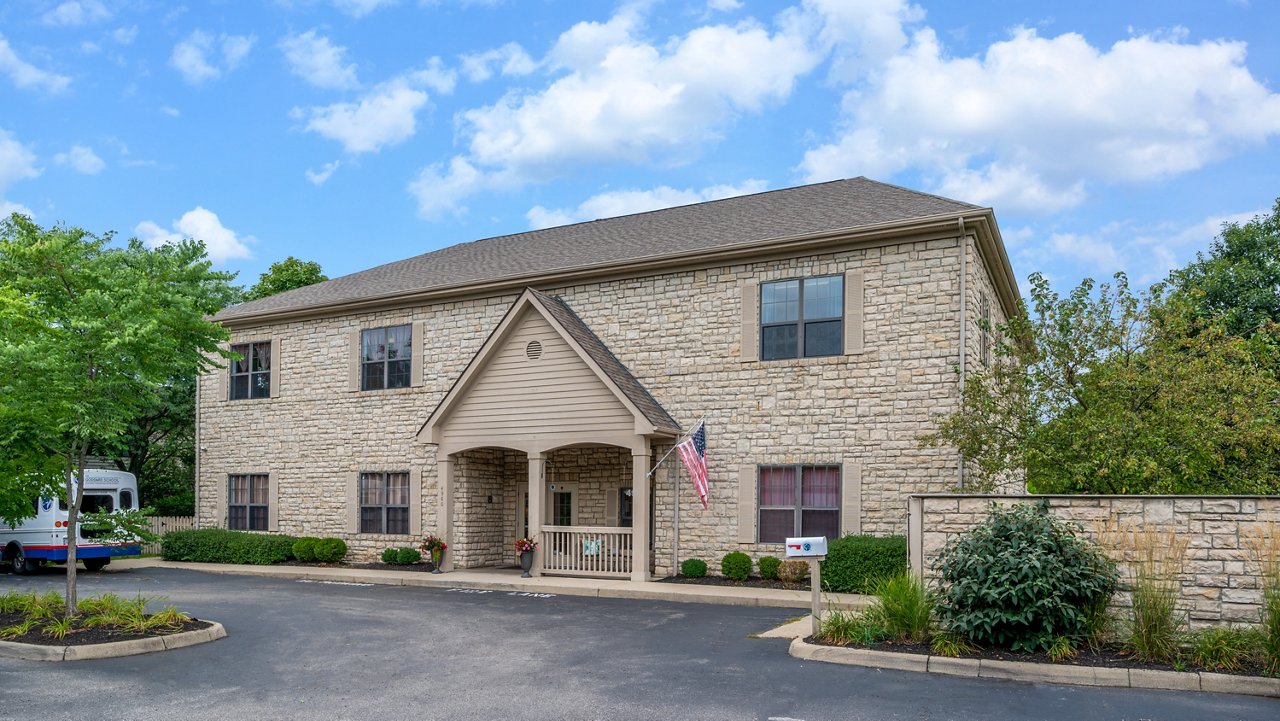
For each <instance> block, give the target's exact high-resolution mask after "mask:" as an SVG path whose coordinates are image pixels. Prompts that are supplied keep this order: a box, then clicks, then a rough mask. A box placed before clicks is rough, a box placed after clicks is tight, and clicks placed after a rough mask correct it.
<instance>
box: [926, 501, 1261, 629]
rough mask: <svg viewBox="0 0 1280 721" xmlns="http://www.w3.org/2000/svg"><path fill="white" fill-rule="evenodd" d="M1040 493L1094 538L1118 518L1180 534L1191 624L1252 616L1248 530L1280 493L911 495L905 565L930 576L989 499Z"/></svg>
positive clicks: (1256, 569)
mask: <svg viewBox="0 0 1280 721" xmlns="http://www.w3.org/2000/svg"><path fill="white" fill-rule="evenodd" d="M1042 498H1043V499H1047V500H1048V501H1049V508H1050V511H1051V512H1052V513H1053V514H1054V515H1055V516H1057V517H1059V518H1062V519H1065V520H1069V521H1074V522H1076V523H1079V524H1080V526H1081V527H1082V528H1083V530H1084V533H1085V535H1086V536H1089V537H1091V538H1093V539H1095V540H1098V536H1099V532H1100V531H1102V530H1103V529H1104V528H1105V527H1106V526H1108V525H1110V526H1111V527H1113V528H1114V527H1116V524H1119V527H1120V528H1124V529H1133V528H1138V529H1148V528H1149V529H1154V530H1157V531H1160V532H1167V531H1172V532H1174V533H1176V534H1178V536H1179V537H1182V538H1183V539H1184V540H1186V541H1187V543H1188V545H1187V552H1186V555H1185V556H1184V558H1183V561H1182V574H1181V583H1182V593H1181V598H1180V599H1179V608H1181V609H1183V610H1185V611H1187V613H1188V616H1189V618H1190V622H1191V625H1192V626H1209V625H1215V624H1226V623H1254V622H1257V621H1258V619H1259V614H1260V612H1261V603H1262V582H1261V581H1262V579H1261V564H1260V563H1259V562H1258V560H1257V559H1256V557H1255V555H1254V553H1253V552H1252V551H1251V550H1250V549H1249V546H1248V538H1249V535H1250V534H1251V533H1264V532H1267V531H1268V530H1274V529H1275V526H1274V525H1270V524H1276V523H1280V496H1012V497H1011V496H991V495H954V494H938V495H913V496H911V497H910V499H909V500H908V530H907V533H908V540H907V546H908V553H909V555H910V560H911V568H912V569H913V570H915V571H916V572H918V573H922V574H923V575H924V576H925V578H926V579H930V580H931V579H934V578H936V577H937V574H935V573H934V572H933V571H932V570H931V566H932V565H933V562H934V561H935V560H936V559H937V558H938V556H939V554H940V553H941V552H942V549H943V548H944V547H945V546H946V544H947V542H948V541H949V540H951V538H953V537H955V536H956V535H958V534H961V533H963V532H965V531H967V530H969V529H971V528H973V527H974V526H976V525H978V524H979V523H981V522H982V520H983V519H985V518H986V516H987V512H988V510H989V509H990V507H991V504H992V503H993V502H997V503H1000V504H1001V505H1006V504H1009V503H1034V502H1036V501H1038V500H1039V499H1042ZM1112 555H1113V556H1114V555H1115V554H1114V551H1112ZM1116 603H1117V605H1121V606H1124V605H1127V603H1128V599H1127V596H1125V594H1123V593H1121V594H1119V595H1118V596H1117V599H1116Z"/></svg>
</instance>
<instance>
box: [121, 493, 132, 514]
mask: <svg viewBox="0 0 1280 721" xmlns="http://www.w3.org/2000/svg"><path fill="white" fill-rule="evenodd" d="M133 507H134V506H133V491H120V508H121V509H124V510H131V509H133Z"/></svg>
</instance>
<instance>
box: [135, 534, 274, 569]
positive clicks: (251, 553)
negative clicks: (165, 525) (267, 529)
mask: <svg viewBox="0 0 1280 721" xmlns="http://www.w3.org/2000/svg"><path fill="white" fill-rule="evenodd" d="M297 540H298V539H296V538H294V537H293V536H281V535H272V534H267V533H248V532H246V531H227V530H224V529H221V528H201V529H198V530H193V531H169V532H168V533H166V534H164V538H163V539H162V540H161V542H160V543H161V555H162V556H163V557H164V560H166V561H194V562H197V563H244V564H253V565H258V566H266V565H270V564H272V563H280V562H281V561H287V560H289V559H290V558H293V544H294V543H296V542H297Z"/></svg>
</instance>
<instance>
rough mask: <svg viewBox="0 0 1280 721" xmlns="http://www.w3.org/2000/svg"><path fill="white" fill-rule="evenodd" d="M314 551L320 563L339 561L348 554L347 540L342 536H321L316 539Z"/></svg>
mask: <svg viewBox="0 0 1280 721" xmlns="http://www.w3.org/2000/svg"><path fill="white" fill-rule="evenodd" d="M314 553H315V557H316V560H317V561H319V562H320V563H337V562H338V561H341V560H342V559H344V558H346V556H347V542H346V541H344V540H342V539H341V538H321V539H320V540H318V541H316V546H315V550H314Z"/></svg>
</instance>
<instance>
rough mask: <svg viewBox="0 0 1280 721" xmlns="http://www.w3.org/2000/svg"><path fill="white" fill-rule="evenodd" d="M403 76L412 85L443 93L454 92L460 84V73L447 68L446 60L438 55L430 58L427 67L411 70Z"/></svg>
mask: <svg viewBox="0 0 1280 721" xmlns="http://www.w3.org/2000/svg"><path fill="white" fill-rule="evenodd" d="M402 77H403V78H404V80H405V81H406V82H408V83H409V84H410V85H413V86H415V87H424V88H428V89H430V90H434V91H436V92H437V93H439V94H441V95H448V94H449V93H452V92H453V89H454V87H455V86H456V85H457V84H458V74H457V73H456V72H455V71H453V70H450V69H449V68H446V67H445V65H444V62H443V61H441V60H440V58H437V57H433V58H431V59H430V60H428V61H427V64H426V66H425V67H422V68H419V69H417V70H410V71H409V72H407V73H405V74H404V75H403V76H402Z"/></svg>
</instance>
